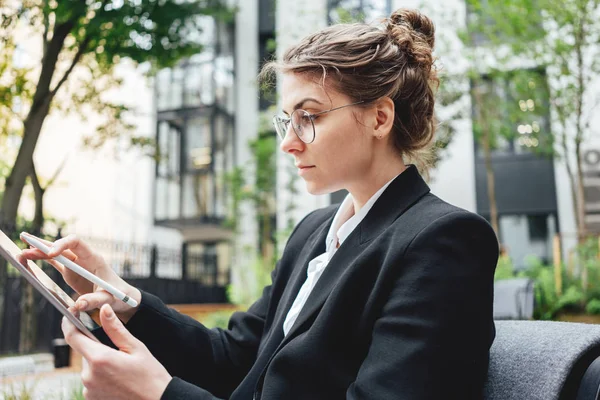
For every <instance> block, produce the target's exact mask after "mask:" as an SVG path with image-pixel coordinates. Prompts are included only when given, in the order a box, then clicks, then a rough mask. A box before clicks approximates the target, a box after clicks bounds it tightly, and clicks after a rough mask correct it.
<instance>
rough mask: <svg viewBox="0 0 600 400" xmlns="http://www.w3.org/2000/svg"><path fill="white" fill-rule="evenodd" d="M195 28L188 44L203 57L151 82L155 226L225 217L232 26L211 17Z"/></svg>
mask: <svg viewBox="0 0 600 400" xmlns="http://www.w3.org/2000/svg"><path fill="white" fill-rule="evenodd" d="M201 25H202V27H203V30H202V32H201V33H199V35H200V36H199V37H194V38H192V39H194V40H198V41H200V42H202V43H204V49H203V51H202V52H201V53H199V54H195V55H193V56H191V57H190V58H188V59H186V60H183V61H182V62H180V63H179V64H178V65H177V66H175V67H173V68H168V69H165V70H162V71H160V72H159V73H158V74H157V77H156V96H157V111H158V116H157V119H158V121H159V124H158V132H157V139H158V141H157V142H158V147H159V152H160V154H161V158H160V160H159V161H158V163H157V169H156V187H155V197H156V199H157V200H156V206H155V220H157V221H162V222H164V223H166V222H172V221H174V220H180V219H186V220H188V219H194V220H197V219H200V220H201V221H199V222H206V223H213V222H218V221H215V218H222V217H223V216H224V214H225V210H224V209H225V204H224V203H225V195H224V190H225V189H224V184H223V180H224V178H225V173H226V172H227V171H230V170H231V168H232V167H233V155H234V153H233V144H234V141H233V121H234V119H233V115H232V114H233V109H234V103H233V102H234V100H235V98H234V95H233V85H234V58H233V36H234V35H233V25H232V24H230V23H226V22H219V23H216V22H215V20H214V19H213V18H212V17H203V18H202V19H201ZM181 222H182V223H187V221H181Z"/></svg>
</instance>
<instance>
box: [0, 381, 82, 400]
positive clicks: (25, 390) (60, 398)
mask: <svg viewBox="0 0 600 400" xmlns="http://www.w3.org/2000/svg"><path fill="white" fill-rule="evenodd" d="M34 392H35V383H34V384H32V385H29V386H28V385H27V384H26V383H21V384H20V385H14V384H10V385H9V386H8V387H7V388H4V389H3V390H2V391H0V400H33V399H34V397H33V396H34ZM35 398H36V399H39V397H37V396H36V397H35ZM43 400H85V399H84V397H83V384H82V383H81V382H79V383H77V384H76V385H74V386H73V387H72V388H71V390H70V391H69V392H68V393H67V394H66V395H65V394H64V393H63V392H61V393H60V394H57V395H48V396H45V397H44V398H43Z"/></svg>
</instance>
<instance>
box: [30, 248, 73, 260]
mask: <svg viewBox="0 0 600 400" xmlns="http://www.w3.org/2000/svg"><path fill="white" fill-rule="evenodd" d="M21 253H22V254H23V255H24V256H25V257H26V258H27V259H29V260H48V259H51V258H52V257H51V256H49V255H48V254H46V253H44V252H43V251H41V250H39V249H36V248H35V247H31V248H29V249H24V250H22V251H21ZM62 255H63V256H65V257H66V258H68V259H69V260H71V261H75V260H76V259H77V256H76V255H75V254H73V252H72V251H70V250H67V251H65V252H63V253H62Z"/></svg>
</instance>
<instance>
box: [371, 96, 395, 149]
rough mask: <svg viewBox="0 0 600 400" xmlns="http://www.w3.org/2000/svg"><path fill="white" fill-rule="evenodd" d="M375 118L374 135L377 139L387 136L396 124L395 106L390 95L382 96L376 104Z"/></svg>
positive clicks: (374, 109)
mask: <svg viewBox="0 0 600 400" xmlns="http://www.w3.org/2000/svg"><path fill="white" fill-rule="evenodd" d="M373 111H374V112H375V120H374V124H373V135H374V136H375V137H376V138H377V139H384V138H387V137H388V136H389V134H390V132H391V131H392V127H393V126H394V116H395V106H394V101H393V100H392V99H390V98H389V97H387V96H386V97H382V98H381V99H379V100H377V102H376V103H375V105H374V108H373Z"/></svg>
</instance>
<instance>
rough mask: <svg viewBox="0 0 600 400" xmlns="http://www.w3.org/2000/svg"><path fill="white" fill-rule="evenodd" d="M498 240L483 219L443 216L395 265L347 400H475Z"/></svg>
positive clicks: (485, 356)
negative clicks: (440, 399)
mask: <svg viewBox="0 0 600 400" xmlns="http://www.w3.org/2000/svg"><path fill="white" fill-rule="evenodd" d="M497 259H498V241H497V239H496V236H495V234H494V232H493V230H492V229H491V227H490V226H489V224H488V223H487V222H486V221H485V220H483V218H481V217H479V216H477V215H475V214H471V213H468V212H466V211H455V212H452V213H449V214H446V215H444V216H442V217H440V218H439V219H437V220H436V221H434V222H432V223H431V224H429V225H428V226H427V227H426V228H424V229H423V230H422V231H421V232H420V233H419V234H418V235H416V236H415V238H414V239H413V240H412V242H411V243H410V244H409V246H408V247H407V248H406V251H405V252H404V255H403V256H399V257H398V261H394V262H395V263H397V265H394V273H393V278H392V279H391V291H390V294H389V297H388V298H387V300H386V302H385V305H384V306H383V309H382V312H381V315H380V316H379V317H378V319H377V320H376V321H375V324H374V328H373V335H372V342H371V344H370V346H369V349H368V352H367V355H366V358H365V360H364V361H363V364H362V365H361V367H360V369H359V372H358V375H357V377H356V380H355V381H354V382H353V383H352V384H351V385H350V386H349V388H348V390H347V398H348V399H399V400H402V399H406V400H409V399H410V400H418V399H423V400H425V399H437V398H448V399H464V400H470V399H481V398H482V397H483V386H484V383H485V379H486V376H487V368H488V362H489V347H490V346H491V343H492V341H493V338H494V336H495V330H494V324H493V314H492V305H493V277H494V270H495V267H496V262H497Z"/></svg>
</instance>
